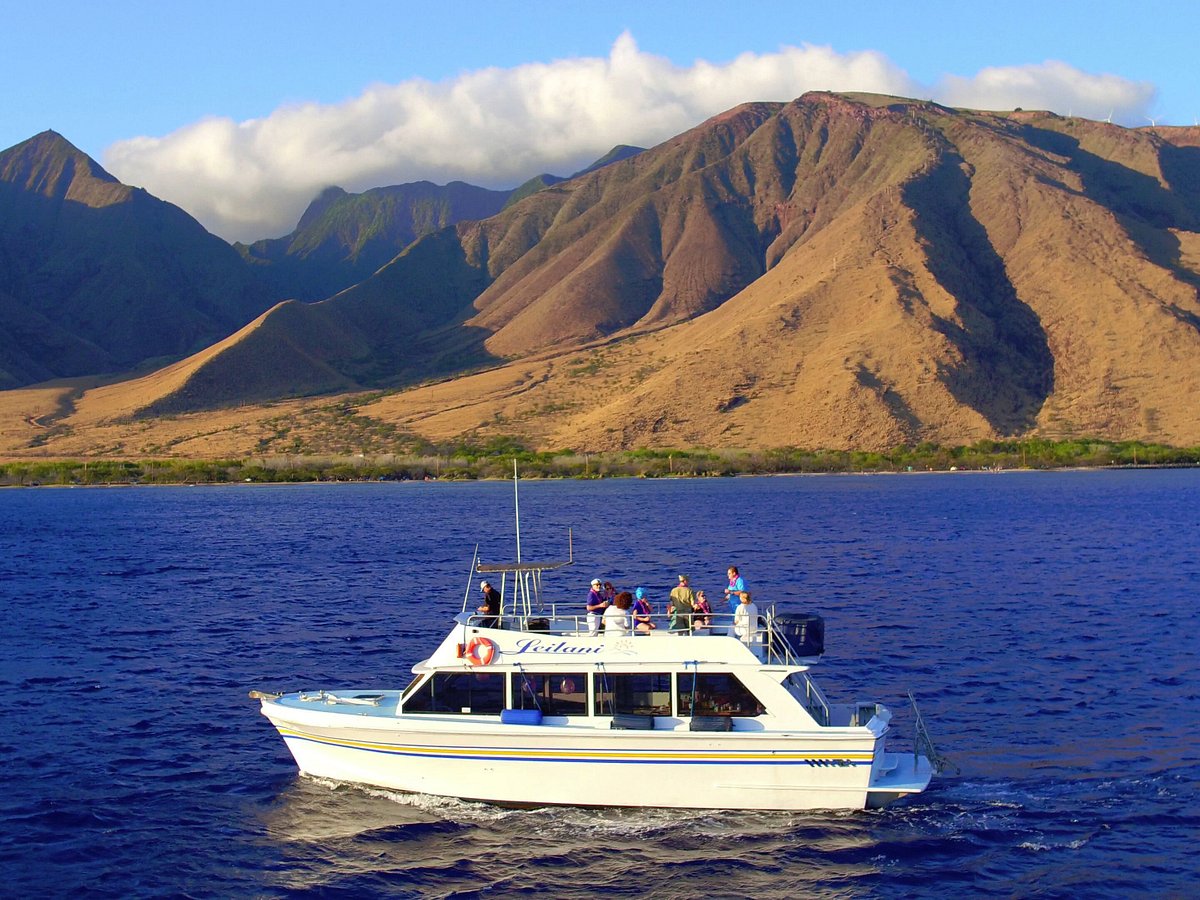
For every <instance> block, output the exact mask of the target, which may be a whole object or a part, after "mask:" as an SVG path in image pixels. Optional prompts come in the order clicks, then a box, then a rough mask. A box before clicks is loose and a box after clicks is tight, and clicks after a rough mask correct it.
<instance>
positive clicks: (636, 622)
mask: <svg viewBox="0 0 1200 900" xmlns="http://www.w3.org/2000/svg"><path fill="white" fill-rule="evenodd" d="M633 597H634V601H633V628H634V630H635V631H638V632H640V633H642V634H649V633H650V632H651V631H653V630H654V629H655V628H657V627H658V626H657V625H655V624H654V621H653V618H652V616H653V613H654V608H653V607H652V606H651V605H650V601H649V600H647V599H646V589H645V588H638V589H637V590H636V591H634V592H633Z"/></svg>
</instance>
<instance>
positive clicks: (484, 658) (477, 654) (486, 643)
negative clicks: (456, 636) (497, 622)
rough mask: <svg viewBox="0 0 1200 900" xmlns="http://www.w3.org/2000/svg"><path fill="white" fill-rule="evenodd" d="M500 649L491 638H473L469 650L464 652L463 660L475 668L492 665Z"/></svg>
mask: <svg viewBox="0 0 1200 900" xmlns="http://www.w3.org/2000/svg"><path fill="white" fill-rule="evenodd" d="M499 649H500V648H499V647H497V646H496V642H495V641H493V640H491V639H490V638H485V637H473V638H471V641H470V643H468V644H467V649H466V650H465V651H463V659H465V660H466V661H467V662H469V663H470V664H471V665H473V666H486V665H490V664H491V662H492V660H493V659H495V658H496V653H497V651H498V650H499Z"/></svg>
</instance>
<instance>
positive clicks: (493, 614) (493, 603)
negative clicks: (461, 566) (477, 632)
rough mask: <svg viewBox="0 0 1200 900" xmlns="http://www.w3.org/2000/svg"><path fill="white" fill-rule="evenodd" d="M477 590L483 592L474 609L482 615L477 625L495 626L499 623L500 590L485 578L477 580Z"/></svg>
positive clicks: (482, 626) (483, 626) (484, 626)
mask: <svg viewBox="0 0 1200 900" xmlns="http://www.w3.org/2000/svg"><path fill="white" fill-rule="evenodd" d="M479 590H480V591H481V592H482V593H483V602H482V603H480V604H479V607H478V608H477V609H476V610H475V611H476V612H477V613H479V614H480V615H482V616H484V618H482V619H480V620H479V627H480V628H495V627H496V626H497V625H499V624H500V592H499V591H498V590H496V589H495V588H494V587H492V585H491V583H490V582H488V581H487V579H484V580H483V581H481V582H479Z"/></svg>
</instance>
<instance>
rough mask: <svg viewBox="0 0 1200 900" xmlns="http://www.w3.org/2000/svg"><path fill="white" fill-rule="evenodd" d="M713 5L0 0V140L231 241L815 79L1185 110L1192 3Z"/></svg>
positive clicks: (991, 100) (997, 99) (551, 158)
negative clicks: (103, 177) (39, 142)
mask: <svg viewBox="0 0 1200 900" xmlns="http://www.w3.org/2000/svg"><path fill="white" fill-rule="evenodd" d="M734 6H735V4H731V3H729V2H728V0H725V2H721V3H715V2H706V0H694V2H690V3H665V2H651V0H642V2H637V3H634V2H624V0H615V2H604V3H595V2H591V3H570V2H557V3H554V2H542V0H525V2H505V0H491V2H478V3H477V2H458V3H440V4H430V3H424V4H420V5H418V4H412V3H401V2H387V3H385V2H358V3H338V4H335V3H318V2H312V0H289V2H278V0H268V2H249V3H247V2H245V0H243V2H240V3H234V2H229V0H207V2H204V3H198V2H196V3H184V2H147V0H110V2H107V3H99V2H79V0H59V2H57V3H55V4H52V5H47V6H45V7H40V8H39V7H36V6H34V5H33V4H29V3H14V2H9V0H0V23H2V24H0V27H2V28H3V34H4V39H3V46H4V52H3V53H2V54H0V78H3V82H4V84H5V87H6V90H5V92H4V93H5V100H4V104H3V115H0V147H8V146H11V145H13V144H16V143H18V142H20V141H22V140H24V139H26V138H28V137H30V136H32V135H33V134H36V133H37V132H39V131H42V130H44V129H46V128H53V129H54V130H56V131H58V132H60V133H61V134H63V135H64V136H66V137H67V138H68V139H69V140H70V141H72V142H73V143H74V144H75V145H76V146H78V147H79V148H80V149H82V150H83V151H85V152H86V153H88V154H89V155H91V156H93V157H95V158H96V159H98V160H100V161H101V162H102V163H103V164H104V165H105V166H106V167H107V168H109V170H110V171H112V172H113V174H115V175H117V176H118V177H120V178H121V179H122V180H123V181H126V182H128V183H131V184H139V185H142V186H145V187H146V188H147V189H148V190H150V191H151V192H152V193H155V194H156V195H158V196H160V197H163V198H164V199H168V200H171V201H172V202H175V203H178V204H179V205H181V206H183V207H184V208H185V209H187V210H188V211H189V212H191V213H192V214H193V215H196V216H197V217H198V218H200V220H201V221H202V222H204V224H205V225H206V226H207V227H209V228H210V229H212V230H213V231H215V232H216V233H218V234H221V235H222V236H224V237H227V238H230V239H234V238H237V239H251V238H254V237H265V236H269V235H273V234H276V233H284V232H286V231H288V230H290V228H291V227H292V225H294V223H295V221H296V218H297V217H298V216H299V214H300V212H302V211H303V208H304V206H305V205H306V203H307V202H308V200H309V199H311V197H312V196H314V195H315V193H316V192H317V191H319V190H320V188H322V187H324V186H326V185H328V184H339V185H341V186H342V187H345V188H347V189H348V190H363V189H366V188H368V187H372V186H375V185H379V184H393V183H399V182H400V181H407V180H417V179H419V178H428V179H430V180H433V181H437V182H445V181H447V180H451V179H453V178H461V179H463V180H467V181H471V182H473V183H476V184H486V185H487V186H491V187H509V186H513V185H515V184H517V183H519V182H520V181H522V180H524V178H526V177H528V176H531V175H534V174H537V173H539V172H543V171H549V172H556V173H559V174H567V173H568V172H570V171H572V170H573V168H576V167H578V166H579V165H582V164H586V163H587V162H590V161H591V159H594V158H595V157H597V156H599V155H601V154H602V153H603V152H605V151H606V150H607V149H608V148H609V147H611V146H612V145H614V144H617V143H640V144H643V145H646V144H651V143H654V142H657V141H658V140H663V139H666V138H667V137H670V136H671V135H672V134H675V133H678V131H681V130H683V129H684V128H686V127H690V126H691V125H694V124H696V123H698V122H699V121H702V120H703V119H704V118H706V117H707V116H708V115H712V114H715V113H716V112H719V111H721V109H724V108H728V107H729V106H732V105H734V104H735V103H737V102H741V101H743V100H755V99H761V100H789V99H792V98H793V97H795V96H797V95H799V94H800V93H802V92H803V91H805V90H810V89H833V90H838V89H843V90H850V89H863V90H879V91H881V92H889V93H907V94H908V95H909V96H923V97H929V98H932V99H935V100H939V101H941V102H946V103H949V104H950V105H964V106H979V107H983V108H1011V106H1014V105H1023V106H1025V107H1026V108H1034V107H1049V108H1051V109H1054V110H1055V111H1056V112H1059V113H1062V114H1068V113H1072V114H1075V115H1084V116H1089V117H1092V118H1105V117H1107V116H1108V115H1109V114H1110V113H1111V114H1112V115H1113V120H1114V121H1116V122H1120V123H1122V124H1125V125H1130V126H1138V125H1145V124H1149V123H1148V118H1149V117H1153V118H1154V119H1156V120H1157V121H1158V122H1159V123H1160V124H1176V125H1192V124H1193V123H1194V122H1195V121H1196V119H1197V117H1200V83H1198V81H1197V79H1196V70H1197V66H1196V64H1195V62H1194V60H1193V57H1194V55H1195V52H1196V51H1195V49H1194V48H1195V47H1196V46H1197V37H1200V4H1193V3H1185V2H1176V3H1164V2H1154V0H1151V2H1142V3H1132V2H1128V3H1126V2H1120V3H1118V2H1113V0H1100V2H1086V3H1085V2H1058V3H1056V2H1045V0H1043V2H1040V3H1034V2H1026V0H1009V2H1000V3H976V2H970V0H958V2H953V3H951V2H910V3H905V2H902V0H892V2H874V0H860V2H858V3H853V4H850V3H836V2H828V0H826V2H822V3H810V2H792V3H781V2H759V3H754V2H750V3H746V4H737V6H740V7H744V8H739V9H734V8H733V7H734ZM1048 64H1049V65H1048Z"/></svg>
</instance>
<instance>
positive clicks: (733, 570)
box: [725, 566, 746, 615]
mask: <svg viewBox="0 0 1200 900" xmlns="http://www.w3.org/2000/svg"><path fill="white" fill-rule="evenodd" d="M725 574H726V575H728V576H729V586H728V587H727V588H725V599H726V600H728V601H729V611H730V612H731V613H734V614H735V615H736V614H737V611H738V604H739V603H740V602H741V600H742V594H743V593H744V592H745V590H746V580H745V579H744V578H742V576H741V575H740V574H739V573H738V568H737V566H730V567H729V569H728V570H727V571H726V573H725Z"/></svg>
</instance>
